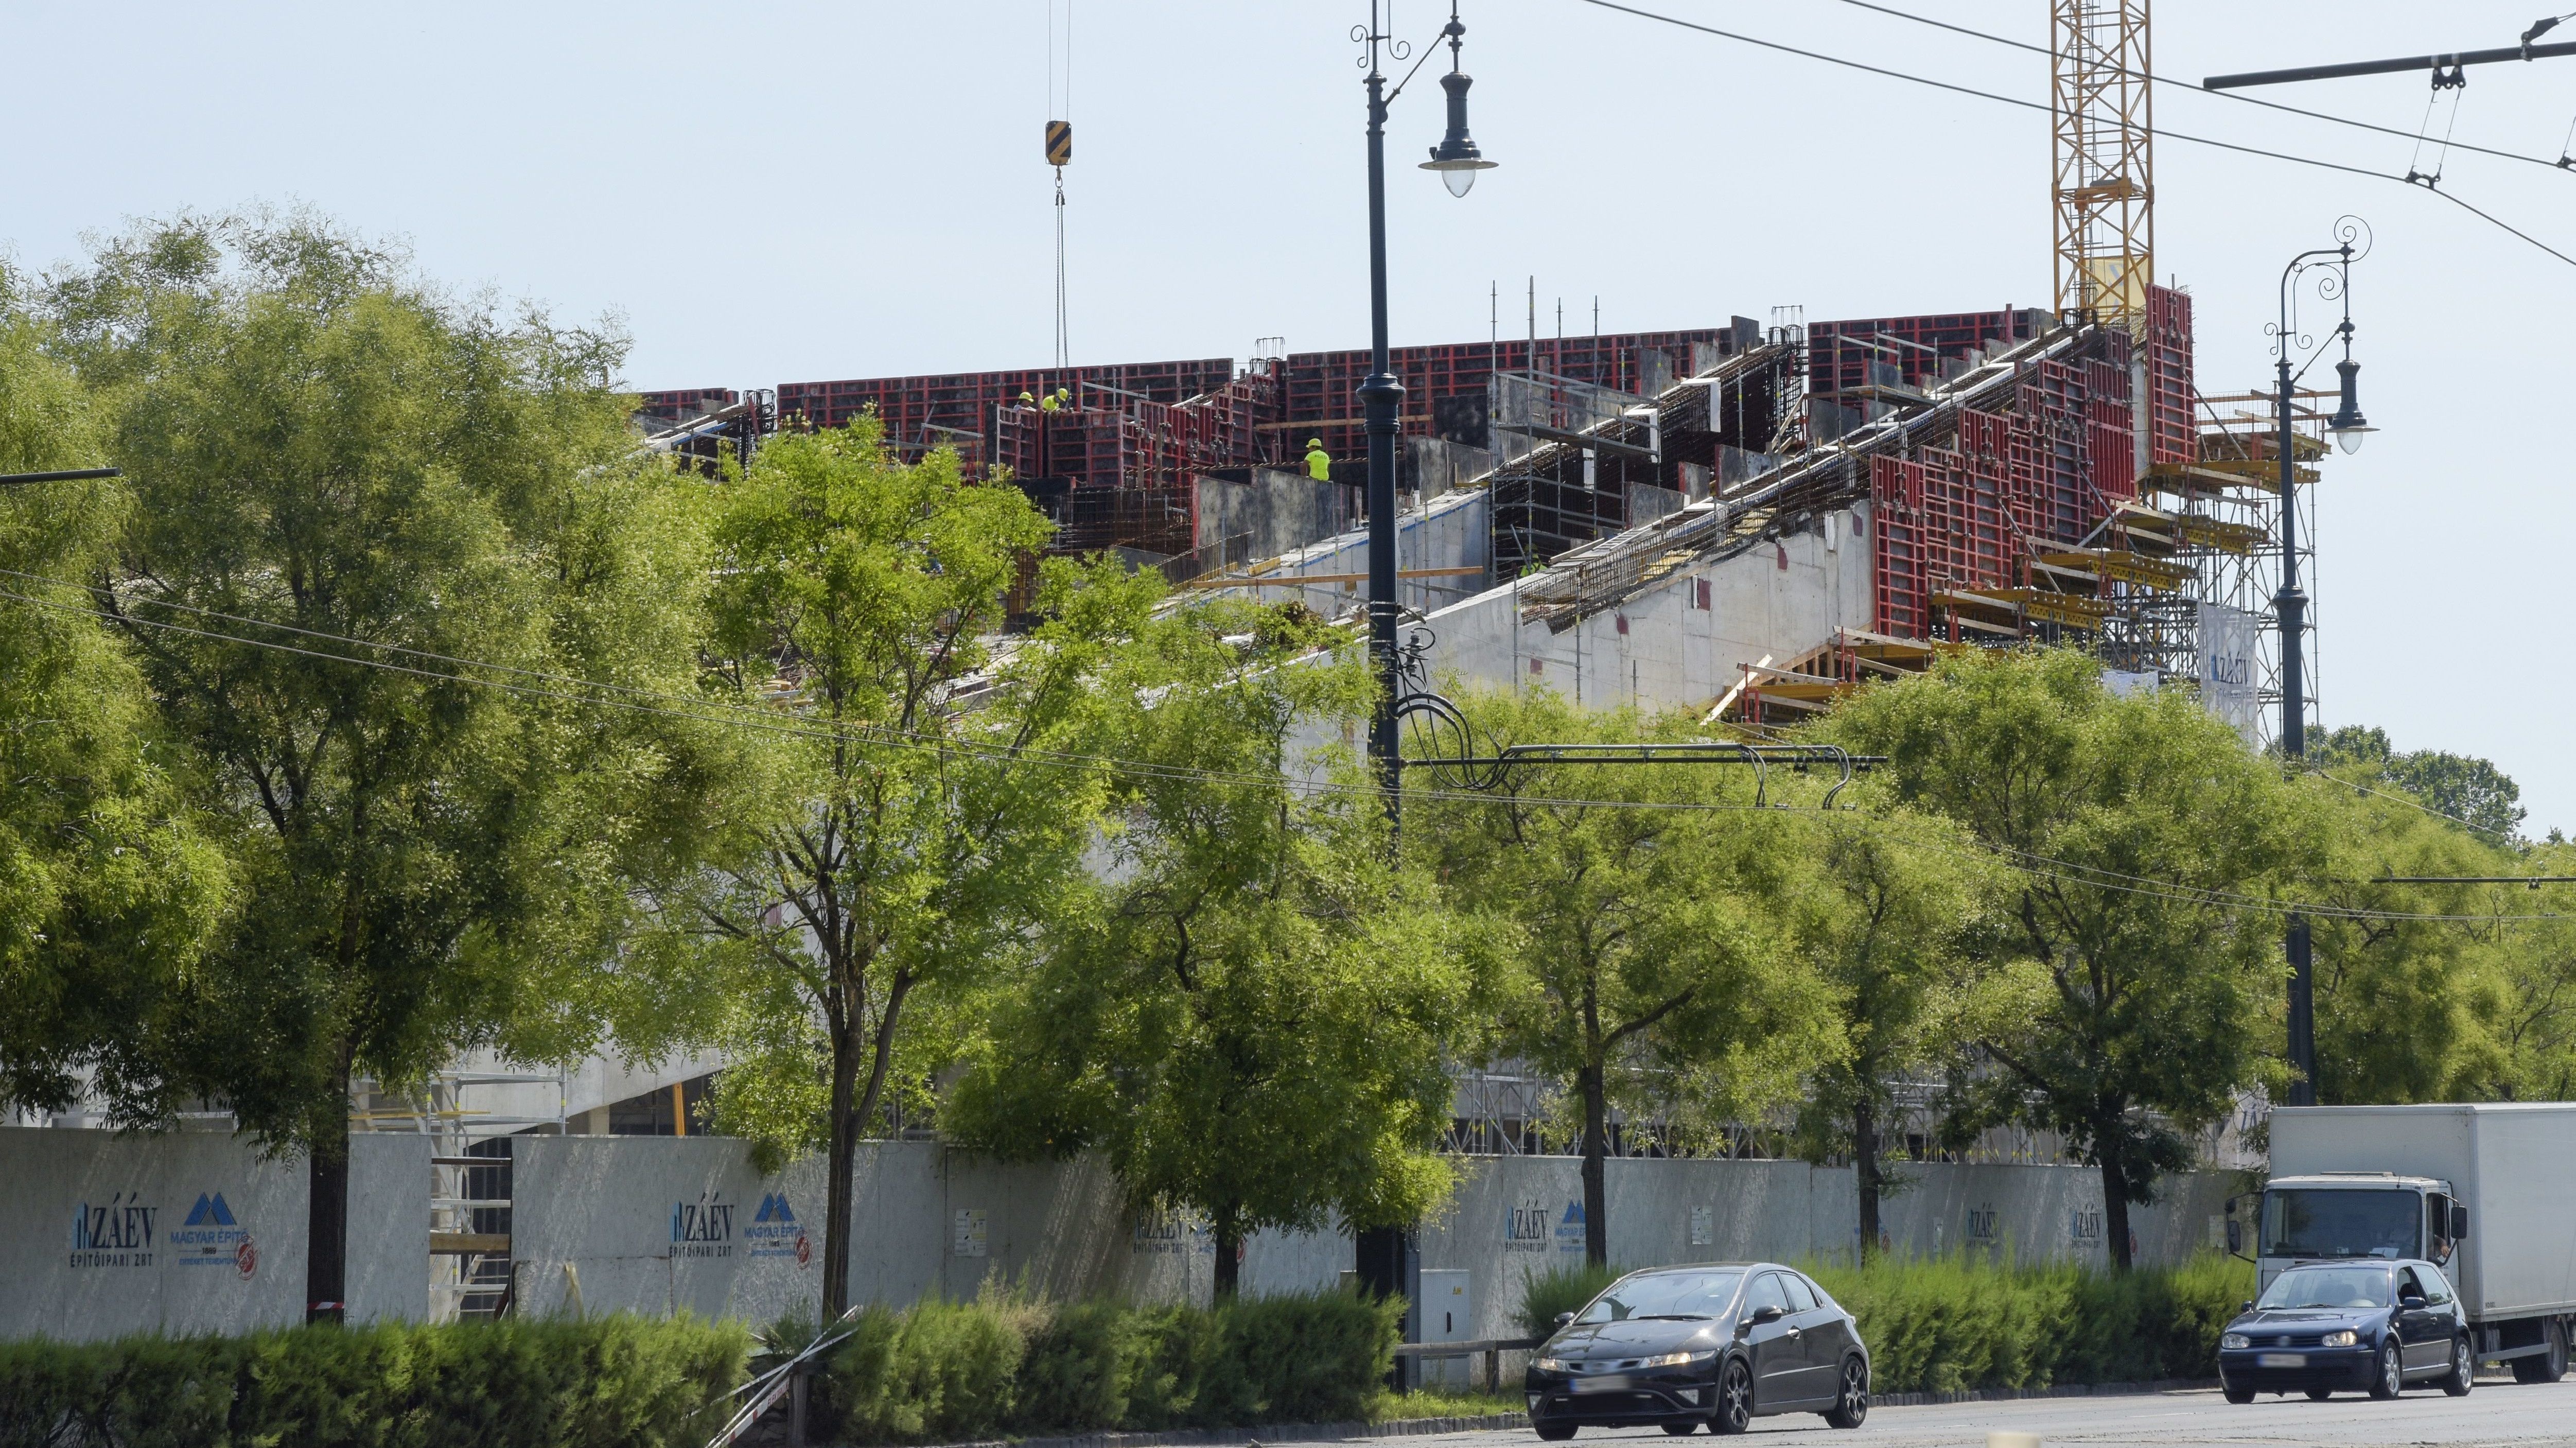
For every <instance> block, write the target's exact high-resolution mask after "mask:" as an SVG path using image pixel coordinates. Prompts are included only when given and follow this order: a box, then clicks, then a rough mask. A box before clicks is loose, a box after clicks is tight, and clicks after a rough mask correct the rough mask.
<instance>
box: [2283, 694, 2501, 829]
mask: <svg viewBox="0 0 2576 1448" xmlns="http://www.w3.org/2000/svg"><path fill="white" fill-rule="evenodd" d="M2307 752H2308V758H2309V760H2310V762H2312V763H2314V764H2316V765H2318V766H2319V767H2321V768H2326V769H2345V768H2350V767H2356V766H2358V767H2363V768H2372V769H2375V770H2376V771H2377V772H2378V773H2379V774H2380V775H2381V776H2383V777H2384V778H2386V779H2387V780H2388V782H2390V783H2391V784H2394V785H2396V786H2397V787H2398V788H2400V789H2403V790H2405V791H2407V792H2408V793H2410V794H2412V795H2414V796H2415V797H2416V798H2418V799H2421V800H2422V801H2424V804H2425V806H2426V807H2427V808H2429V809H2431V810H2432V811H2433V812H2434V813H2436V814H2439V815H2444V816H2447V817H2448V818H2450V819H2451V820H2452V821H2454V822H2456V823H2458V824H2460V825H2463V826H2465V827H2467V828H2468V829H2470V830H2472V831H2475V832H2476V833H2478V834H2480V835H2482V836H2484V837H2485V838H2486V839H2487V840H2488V841H2489V842H2490V843H2493V844H2498V845H2510V844H2512V843H2513V842H2514V841H2515V839H2516V838H2517V834H2516V832H2517V831H2519V830H2520V829H2521V828H2522V821H2523V817H2524V815H2525V814H2526V813H2528V812H2527V811H2526V810H2524V809H2523V807H2522V804H2521V800H2522V786H2521V785H2519V784H2516V783H2514V781H2513V777H2512V776H2511V775H2508V774H2506V773H2505V772H2504V771H2503V770H2501V769H2498V768H2496V767H2495V765H2494V764H2493V763H2491V762H2489V761H2487V760H2484V759H2477V758H2473V757H2471V756H2469V755H2465V754H2451V753H2448V752H2445V751H2443V750H2439V749H2417V750H2412V751H2408V752H2405V753H2400V752H2398V751H2397V750H2396V749H2395V748H2394V747H2393V746H2391V745H2390V744H2389V742H2388V733H2387V731H2386V730H2383V729H2375V728H2368V727H2365V726H2362V725H2358V724H2347V725H2345V726H2344V727H2343V728H2340V729H2337V730H2335V731H2334V732H2332V733H2330V734H2329V733H2327V732H2326V730H2325V728H2324V726H2322V725H2317V724H2311V725H2309V726H2308V750H2307Z"/></svg>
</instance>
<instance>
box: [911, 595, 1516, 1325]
mask: <svg viewBox="0 0 2576 1448" xmlns="http://www.w3.org/2000/svg"><path fill="white" fill-rule="evenodd" d="M1294 612H1295V611H1294V610H1288V611H1280V610H1245V609H1238V608H1226V607H1215V608H1204V609H1199V610H1194V611H1192V612H1190V613H1188V614H1185V615H1183V616H1181V617H1180V618H1178V619H1175V620H1172V621H1169V622H1167V623H1165V624H1163V625H1161V626H1160V627H1158V628H1157V629H1155V630H1154V631H1153V632H1152V633H1151V634H1150V635H1149V638H1148V645H1149V646H1148V647H1147V648H1145V649H1141V650H1139V651H1138V652H1137V654H1136V655H1135V656H1133V657H1132V658H1131V660H1130V665H1131V666H1130V667H1129V668H1127V669H1125V670H1122V671H1120V673H1119V674H1118V676H1117V677H1116V678H1115V680H1114V683H1113V692H1114V694H1115V695H1116V697H1118V698H1120V699H1122V700H1125V701H1128V706H1127V707H1125V708H1123V709H1122V710H1120V711H1119V713H1118V714H1117V716H1116V717H1115V718H1114V719H1112V720H1110V721H1108V722H1109V727H1108V728H1107V729H1106V730H1105V731H1104V733H1103V734H1102V736H1101V737H1102V739H1103V740H1104V741H1105V742H1107V743H1108V744H1109V745H1110V746H1111V747H1112V748H1113V749H1114V752H1115V754H1116V756H1117V757H1118V758H1119V759H1120V761H1121V765H1120V768H1119V772H1118V774H1117V776H1116V778H1115V781H1114V784H1113V795H1112V803H1113V817H1114V818H1116V819H1118V820H1119V821H1121V822H1122V823H1121V827H1120V828H1118V829H1117V830H1116V831H1115V832H1113V833H1112V834H1110V835H1109V836H1108V837H1107V838H1106V840H1105V847H1106V856H1105V858H1104V859H1103V861H1102V869H1101V874H1102V877H1103V879H1102V882H1101V884H1100V886H1099V892H1098V897H1097V903H1096V907H1095V908H1094V909H1092V910H1090V911H1087V912H1084V913H1082V914H1080V915H1075V916H1071V917H1068V918H1065V919H1061V920H1059V921H1057V922H1056V923H1055V925H1054V926H1053V928H1052V929H1051V930H1050V931H1049V946H1050V948H1049V950H1048V951H1047V953H1046V954H1045V956H1044V958H1043V959H1042V961H1041V962H1040V963H1039V964H1038V965H1037V967H1036V968H1035V969H1034V970H1033V971H1032V972H1031V973H1030V975H1029V976H1028V977H1027V979H1026V980H1025V982H1023V983H1018V984H1015V986H1014V987H1013V989H1011V990H1010V991H1009V992H1008V993H1007V995H1006V996H1005V997H1004V998H1002V999H1001V1000H999V1001H997V1003H996V1008H995V1013H994V1015H993V1017H992V1020H991V1023H990V1026H989V1028H988V1031H987V1033H986V1034H985V1035H984V1036H983V1037H982V1038H981V1040H980V1041H979V1043H978V1049H977V1051H976V1053H975V1058H974V1068H973V1069H972V1070H971V1071H970V1072H969V1073H968V1074H967V1075H966V1077H965V1078H964V1080H963V1081H962V1082H961V1083H960V1085H959V1087H958V1090H957V1094H956V1097H955V1099H954V1101H953V1102H952V1104H951V1108H950V1113H949V1116H948V1118H947V1121H948V1124H949V1129H950V1130H951V1132H952V1133H953V1134H955V1135H956V1136H957V1137H958V1138H959V1139H961V1140H964V1141H967V1142H969V1143H972V1144H976V1145H980V1146H984V1147H986V1148H988V1149H991V1150H993V1151H996V1152H997V1153H999V1154H1001V1155H1004V1156H1006V1157H1008V1156H1018V1157H1030V1156H1056V1157H1062V1156H1069V1155H1072V1154H1074V1153H1076V1152H1079V1151H1083V1150H1089V1149H1096V1150H1099V1151H1101V1152H1102V1153H1103V1154H1104V1155H1105V1156H1106V1157H1107V1159H1108V1161H1109V1164H1110V1166H1111V1168H1112V1169H1113V1170H1114V1171H1116V1173H1117V1174H1118V1176H1119V1178H1120V1180H1121V1182H1122V1183H1123V1184H1124V1185H1125V1187H1126V1189H1127V1191H1128V1194H1129V1195H1130V1197H1131V1198H1132V1199H1134V1200H1135V1201H1136V1202H1137V1203H1138V1204H1140V1205H1154V1206H1160V1207H1163V1208H1166V1209H1184V1210H1192V1211H1196V1212H1199V1213H1203V1214H1204V1215H1205V1218H1206V1220H1207V1221H1208V1223H1209V1225H1210V1229H1211V1231H1212V1233H1213V1235H1214V1238H1215V1244H1214V1245H1215V1248H1216V1264H1215V1266H1216V1291H1217V1293H1218V1295H1219V1296H1221V1297H1222V1296H1231V1295H1233V1294H1234V1292H1235V1290H1236V1285H1237V1282H1238V1272H1239V1268H1240V1258H1241V1252H1242V1247H1243V1243H1244V1241H1245V1239H1246V1238H1247V1237H1248V1236H1249V1235H1250V1234H1251V1233H1252V1232H1254V1231H1255V1230H1258V1229H1261V1228H1265V1227H1269V1228H1282V1229H1312V1228H1316V1227H1320V1226H1323V1225H1326V1224H1327V1223H1329V1222H1332V1221H1334V1220H1335V1219H1338V1220H1339V1221H1340V1222H1341V1223H1342V1224H1343V1225H1345V1226H1347V1227H1349V1228H1352V1229H1366V1228H1371V1227H1381V1226H1396V1225H1410V1224H1411V1223H1413V1222H1414V1221H1416V1220H1418V1219H1419V1218H1420V1217H1421V1216H1422V1215H1423V1214H1424V1213H1425V1212H1427V1211H1429V1210H1431V1209H1432V1208H1434V1207H1436V1206H1437V1205H1438V1204H1439V1202H1440V1201H1442V1200H1443V1199H1445V1198H1446V1197H1447V1195H1448V1194H1449V1191H1450V1189H1451V1186H1452V1183H1453V1178H1454V1175H1455V1168H1454V1167H1453V1165H1452V1164H1451V1162H1450V1159H1449V1158H1447V1157H1444V1156H1442V1155H1440V1154H1439V1152H1438V1147H1439V1144H1440V1138H1441V1134H1442V1132H1443V1130H1444V1129H1445V1128H1446V1127H1447V1125H1448V1121H1449V1110H1450V1097H1451V1092H1452V1087H1451V1084H1450V1080H1449V1076H1448V1073H1447V1071H1446V1070H1445V1069H1444V1063H1443V1058H1442V1051H1443V1047H1444V1046H1446V1045H1448V1044H1450V1043H1451V1042H1453V1041H1454V1040H1456V1039H1457V1035H1458V1032H1459V1031H1460V1029H1461V1026H1462V1021H1463V1018H1464V1015H1465V1011H1466V1008H1467V1005H1468V1003H1469V1001H1470V998H1471V995H1472V987H1473V979H1474V974H1473V971H1472V969H1471V960H1472V949H1471V943H1470V942H1468V941H1466V940H1464V939H1462V938H1461V937H1460V936H1459V934H1458V932H1457V931H1456V930H1455V929H1454V928H1453V927H1452V925H1451V923H1450V921H1449V920H1448V917H1447V916H1446V914H1445V913H1444V912H1443V911H1442V910H1441V909H1440V906H1439V903H1438V901H1437V898H1436V892H1434V891H1433V890H1432V889H1431V888H1430V886H1429V885H1428V883H1427V882H1426V881H1425V880H1423V879H1422V878H1421V876H1420V874H1419V872H1416V871H1406V870H1397V869H1391V868H1390V867H1389V865H1388V863H1387V858H1386V834H1385V826H1384V819H1383V812H1382V810H1381V807H1380V805H1379V803H1378V800H1377V797H1376V796H1375V795H1373V794H1371V793H1369V792H1368V791H1366V790H1365V789H1361V788H1354V787H1353V786H1355V785H1356V784H1357V783H1358V780H1359V776H1358V775H1357V773H1356V771H1354V770H1353V769H1352V768H1351V760H1350V759H1349V757H1348V751H1347V750H1342V749H1340V748H1338V746H1336V747H1335V748H1333V749H1331V750H1327V751H1324V752H1323V753H1322V754H1321V755H1318V754H1317V753H1315V752H1314V751H1311V750H1310V749H1308V748H1306V747H1304V746H1303V745H1301V742H1300V741H1301V739H1305V738H1311V737H1313V736H1315V735H1317V734H1323V735H1331V734H1334V733H1335V732H1336V731H1337V727H1338V726H1340V725H1345V724H1355V723H1357V722H1358V721H1359V720H1360V719H1361V718H1362V717H1363V716H1364V714H1365V712H1366V709H1367V705H1368V699H1369V697H1370V681H1369V678H1368V675H1367V673H1366V671H1365V669H1364V667H1362V666H1361V663H1360V661H1359V660H1358V659H1357V658H1355V657H1350V656H1347V654H1345V655H1344V656H1342V657H1339V658H1337V659H1335V660H1334V661H1332V662H1317V661H1315V660H1313V659H1307V660H1306V661H1305V662H1299V660H1300V658H1301V656H1306V655H1309V654H1311V653H1313V652H1315V651H1317V650H1322V649H1330V648H1333V647H1334V646H1335V645H1338V644H1341V643H1343V642H1344V636H1341V635H1339V634H1337V633H1335V632H1333V631H1330V630H1323V629H1318V628H1315V627H1312V626H1307V625H1301V624H1299V623H1298V622H1296V621H1295V620H1294V618H1293V617H1292V615H1293V614H1294ZM1318 781H1324V782H1331V783H1337V784H1339V785H1340V786H1341V787H1340V788H1337V789H1335V788H1327V789H1323V790H1320V791H1318V790H1313V789H1310V788H1308V787H1306V786H1307V785H1309V784H1312V783H1315V782H1318Z"/></svg>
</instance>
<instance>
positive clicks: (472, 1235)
mask: <svg viewBox="0 0 2576 1448" xmlns="http://www.w3.org/2000/svg"><path fill="white" fill-rule="evenodd" d="M429 1255H431V1256H432V1257H507V1256H508V1255H510V1234H509V1233H507V1232H432V1233H430V1234H429Z"/></svg>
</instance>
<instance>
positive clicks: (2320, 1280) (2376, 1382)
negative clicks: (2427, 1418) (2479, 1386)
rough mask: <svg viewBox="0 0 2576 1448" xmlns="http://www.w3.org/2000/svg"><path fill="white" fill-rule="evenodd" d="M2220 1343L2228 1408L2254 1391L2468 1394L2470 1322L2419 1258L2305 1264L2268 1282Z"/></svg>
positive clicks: (2435, 1271)
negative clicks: (2411, 1387)
mask: <svg viewBox="0 0 2576 1448" xmlns="http://www.w3.org/2000/svg"><path fill="white" fill-rule="evenodd" d="M2245 1309H2246V1310H2245V1311H2244V1312H2242V1313H2240V1314H2238V1316H2237V1318H2236V1320H2235V1321H2233V1322H2231V1323H2229V1324H2227V1330H2226V1331H2225V1332H2224V1333H2222V1334H2221V1335H2220V1336H2219V1339H2218V1375H2219V1377H2220V1379H2221V1380H2223V1382H2224V1383H2225V1385H2226V1392H2227V1401H2229V1402H2231V1403H2250V1402H2252V1401H2254V1395H2255V1394H2256V1393H2293V1392H2298V1393H2305V1394H2307V1395H2308V1396H2309V1397H2311V1398H2328V1397H2332V1396H2333V1395H2334V1394H2335V1393H2337V1392H2338V1391H2341V1392H2366V1393H2368V1394H2370V1395H2371V1396H2372V1397H2374V1398H2394V1397H2396V1396H2397V1395H2398V1394H2399V1393H2402V1392H2404V1391H2405V1390H2406V1386H2407V1384H2409V1383H2425V1384H2431V1383H2436V1382H2438V1383H2440V1384H2441V1385H2442V1391H2444V1392H2446V1393H2449V1394H2450V1395H2451V1396H2453V1397H2455V1398H2456V1397H2461V1396H2464V1395H2466V1394H2467V1392H2468V1391H2469V1386H2470V1375H2471V1374H2472V1373H2473V1372H2474V1371H2475V1369H2476V1367H2477V1362H2476V1357H2475V1354H2474V1353H2473V1352H2472V1351H2471V1349H2470V1338H2469V1324H2468V1318H2467V1316H2466V1315H2465V1314H2464V1313H2463V1312H2462V1311H2461V1310H2460V1304H2459V1301H2458V1295H2457V1294H2456V1293H2454V1292H2453V1291H2452V1290H2451V1284H2450V1281H2449V1279H2447V1278H2445V1277H2444V1276H2443V1275H2442V1269H2441V1268H2439V1267H2436V1266H2434V1265H2433V1264H2432V1263H2430V1262H2423V1261H2417V1260H2413V1259H2391V1260H2385V1261H2353V1260H2351V1259H2345V1260H2342V1261H2337V1262H2310V1263H2302V1264H2300V1265H2299V1266H2296V1267H2292V1268H2290V1269H2289V1270H2287V1271H2285V1272H2283V1273H2282V1274H2281V1275H2280V1276H2278V1277H2275V1278H2273V1279H2272V1285H2271V1286H2269V1287H2266V1288H2264V1289H2263V1295H2262V1297H2261V1298H2260V1299H2258V1300H2256V1301H2253V1302H2249V1303H2247V1304H2245Z"/></svg>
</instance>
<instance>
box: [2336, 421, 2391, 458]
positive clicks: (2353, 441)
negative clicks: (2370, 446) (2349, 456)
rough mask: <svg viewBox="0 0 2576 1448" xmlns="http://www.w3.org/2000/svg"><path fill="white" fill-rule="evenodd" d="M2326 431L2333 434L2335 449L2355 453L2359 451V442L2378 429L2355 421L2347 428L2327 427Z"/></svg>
mask: <svg viewBox="0 0 2576 1448" xmlns="http://www.w3.org/2000/svg"><path fill="white" fill-rule="evenodd" d="M2326 431H2328V432H2331V433H2333V434H2334V440H2335V446H2336V447H2339V448H2342V449H2343V450H2344V451H2345V452H2347V453H2357V452H2359V451H2361V440H2362V439H2363V438H2365V437H2368V436H2369V435H2370V434H2372V433H2374V432H2377V431H2379V429H2378V428H2375V427H2372V426H2371V425H2370V424H2369V423H2366V422H2363V421H2360V420H2359V419H2355V420H2354V421H2353V423H2352V424H2351V425H2350V426H2348V427H2329V428H2327V429H2326Z"/></svg>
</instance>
